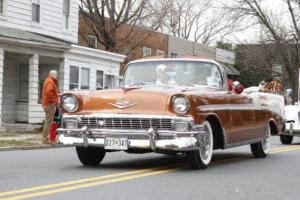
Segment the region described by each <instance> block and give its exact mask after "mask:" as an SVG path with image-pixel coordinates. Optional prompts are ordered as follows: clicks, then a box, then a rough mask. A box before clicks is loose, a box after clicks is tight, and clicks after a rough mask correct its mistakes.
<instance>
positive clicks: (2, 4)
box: [0, 0, 4, 14]
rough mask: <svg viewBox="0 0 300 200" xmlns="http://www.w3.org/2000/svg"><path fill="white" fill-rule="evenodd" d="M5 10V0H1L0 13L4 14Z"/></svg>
mask: <svg viewBox="0 0 300 200" xmlns="http://www.w3.org/2000/svg"><path fill="white" fill-rule="evenodd" d="M3 11H4V0H0V14H3Z"/></svg>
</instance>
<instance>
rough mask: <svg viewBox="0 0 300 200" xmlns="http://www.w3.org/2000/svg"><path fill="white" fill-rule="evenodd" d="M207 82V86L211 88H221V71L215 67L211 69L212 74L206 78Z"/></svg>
mask: <svg viewBox="0 0 300 200" xmlns="http://www.w3.org/2000/svg"><path fill="white" fill-rule="evenodd" d="M206 80H207V85H209V86H217V87H219V86H221V83H222V81H221V77H220V72H219V70H218V69H217V68H216V67H214V68H212V69H211V73H210V76H209V77H207V78H206Z"/></svg>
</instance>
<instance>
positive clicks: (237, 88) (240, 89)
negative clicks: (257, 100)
mask: <svg viewBox="0 0 300 200" xmlns="http://www.w3.org/2000/svg"><path fill="white" fill-rule="evenodd" d="M232 91H233V92H234V93H236V94H241V93H242V92H243V91H244V87H243V86H242V85H241V83H240V82H239V81H234V82H233V84H232Z"/></svg>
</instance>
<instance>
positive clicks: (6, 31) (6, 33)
mask: <svg viewBox="0 0 300 200" xmlns="http://www.w3.org/2000/svg"><path fill="white" fill-rule="evenodd" d="M0 40H2V41H7V42H13V41H15V42H18V43H26V44H33V45H34V44H36V45H41V46H44V47H47V46H48V47H61V48H69V46H70V43H69V42H66V41H63V40H60V39H57V38H54V37H49V36H45V35H40V34H37V33H32V32H29V31H24V30H20V29H15V28H9V27H1V26H0Z"/></svg>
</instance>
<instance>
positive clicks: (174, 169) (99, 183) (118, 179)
mask: <svg viewBox="0 0 300 200" xmlns="http://www.w3.org/2000/svg"><path fill="white" fill-rule="evenodd" d="M184 168H186V166H185V167H176V168H172V169H163V170H158V171H153V172H147V173H142V174H137V175H132V176H125V177H121V178H113V179H109V180H102V181H96V182H91V183H86V184H80V185H74V186H70V187H65V188H58V189H53V190H48V191H47V190H46V191H42V192H36V193H29V194H24V195H19V196H14V197H9V198H5V199H3V200H19V199H26V198H33V197H38V196H45V195H50V194H55V193H61V192H66V191H70V190H77V189H82V188H88V187H93V186H99V185H103V184H108V183H116V182H121V181H127V180H132V179H137V178H142V177H146V176H153V175H158V174H165V173H171V172H176V171H179V170H182V169H184Z"/></svg>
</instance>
